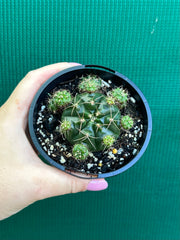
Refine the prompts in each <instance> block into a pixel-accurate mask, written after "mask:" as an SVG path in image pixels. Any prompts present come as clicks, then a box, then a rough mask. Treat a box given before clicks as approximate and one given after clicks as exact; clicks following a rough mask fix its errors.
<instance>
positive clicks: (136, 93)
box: [28, 65, 152, 178]
mask: <svg viewBox="0 0 180 240" xmlns="http://www.w3.org/2000/svg"><path fill="white" fill-rule="evenodd" d="M84 74H85V75H86V74H95V75H97V76H99V77H100V78H101V79H103V81H104V82H108V80H110V81H111V82H112V83H113V84H115V85H116V86H117V87H118V86H123V87H124V88H126V89H128V91H129V92H130V93H131V96H132V97H133V100H135V102H136V104H137V105H138V106H139V108H140V109H141V115H142V117H143V134H142V139H141V148H140V149H139V151H138V153H137V155H135V156H133V157H132V159H131V160H130V161H128V162H127V163H125V164H123V165H122V167H120V168H119V169H117V170H114V171H110V172H106V173H97V174H91V173H90V174H87V173H83V174H82V173H80V172H79V171H74V170H73V169H70V168H68V167H66V166H64V165H63V164H61V163H60V162H57V161H55V160H53V159H52V158H51V157H50V156H49V154H47V152H46V151H45V150H44V149H43V147H42V145H41V144H40V142H39V140H38V137H37V135H36V128H37V126H36V121H35V119H36V118H37V115H38V112H39V111H40V109H41V107H42V101H43V100H44V99H47V98H48V93H50V92H52V91H53V89H55V88H56V86H57V85H60V86H63V84H65V83H66V84H67V83H68V82H69V81H72V79H75V78H77V77H81V76H82V75H84ZM28 127H29V133H30V137H31V140H32V143H33V145H34V147H35V149H36V150H37V151H38V153H39V156H40V158H41V159H42V160H43V161H45V162H46V163H48V164H50V165H53V166H55V167H56V168H58V169H60V170H62V171H65V172H67V173H69V174H72V175H74V176H78V177H82V178H106V177H111V176H114V175H117V174H119V173H122V172H124V171H125V170H127V169H128V168H130V167H131V166H133V165H134V164H135V163H136V162H137V161H138V160H139V159H140V158H141V156H142V155H143V153H144V152H145V150H146V148H147V146H148V143H149V141H150V137H151V131H152V118H151V112H150V108H149V105H148V102H147V100H146V99H145V97H144V95H143V94H142V92H141V91H140V89H139V88H138V87H137V86H136V85H135V84H134V83H133V82H132V81H131V80H129V79H128V78H127V77H125V76H124V75H122V74H120V73H119V72H117V71H114V70H112V69H109V68H106V67H103V66H98V65H79V66H76V67H71V68H68V69H65V70H63V71H60V72H59V73H57V74H55V75H54V76H52V77H51V78H50V79H48V80H47V81H46V82H45V83H44V84H43V85H42V86H41V87H40V89H39V90H38V92H37V93H36V95H35V97H34V99H33V101H32V104H31V106H30V110H29V117H28Z"/></svg>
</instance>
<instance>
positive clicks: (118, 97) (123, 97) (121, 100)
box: [111, 88, 128, 108]
mask: <svg viewBox="0 0 180 240" xmlns="http://www.w3.org/2000/svg"><path fill="white" fill-rule="evenodd" d="M111 95H112V97H113V98H114V99H115V101H116V102H117V104H118V105H119V107H120V108H123V107H125V106H126V105H127V101H128V93H127V92H126V91H125V90H124V89H123V88H115V89H113V90H112V92H111Z"/></svg>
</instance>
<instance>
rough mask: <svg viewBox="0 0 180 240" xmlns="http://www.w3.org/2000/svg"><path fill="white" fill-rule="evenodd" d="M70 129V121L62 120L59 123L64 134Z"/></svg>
mask: <svg viewBox="0 0 180 240" xmlns="http://www.w3.org/2000/svg"><path fill="white" fill-rule="evenodd" d="M70 129H71V122H70V121H66V120H64V121H63V122H62V123H61V126H60V130H61V132H62V133H63V134H66V133H67V132H68V131H69V130H70Z"/></svg>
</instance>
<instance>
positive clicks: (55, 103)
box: [48, 90, 72, 113]
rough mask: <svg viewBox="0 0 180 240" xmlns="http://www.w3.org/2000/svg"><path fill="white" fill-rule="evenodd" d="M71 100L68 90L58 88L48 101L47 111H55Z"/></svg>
mask: <svg viewBox="0 0 180 240" xmlns="http://www.w3.org/2000/svg"><path fill="white" fill-rule="evenodd" d="M71 101H72V97H71V94H70V92H69V91H67V90H59V91H57V92H55V93H54V94H53V96H52V97H51V98H50V99H49V101H48V109H49V111H51V112H53V113H56V112H58V110H59V109H61V108H62V107H65V106H66V105H67V104H69V103H70V102H71Z"/></svg>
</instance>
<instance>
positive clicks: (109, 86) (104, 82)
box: [101, 80, 110, 88]
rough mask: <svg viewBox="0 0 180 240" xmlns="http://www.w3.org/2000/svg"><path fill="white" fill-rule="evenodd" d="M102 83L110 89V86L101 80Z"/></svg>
mask: <svg viewBox="0 0 180 240" xmlns="http://www.w3.org/2000/svg"><path fill="white" fill-rule="evenodd" d="M101 82H102V83H103V85H104V86H106V87H108V88H109V87H110V85H109V84H108V83H107V82H105V81H104V80H101ZM108 82H109V81H108Z"/></svg>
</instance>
